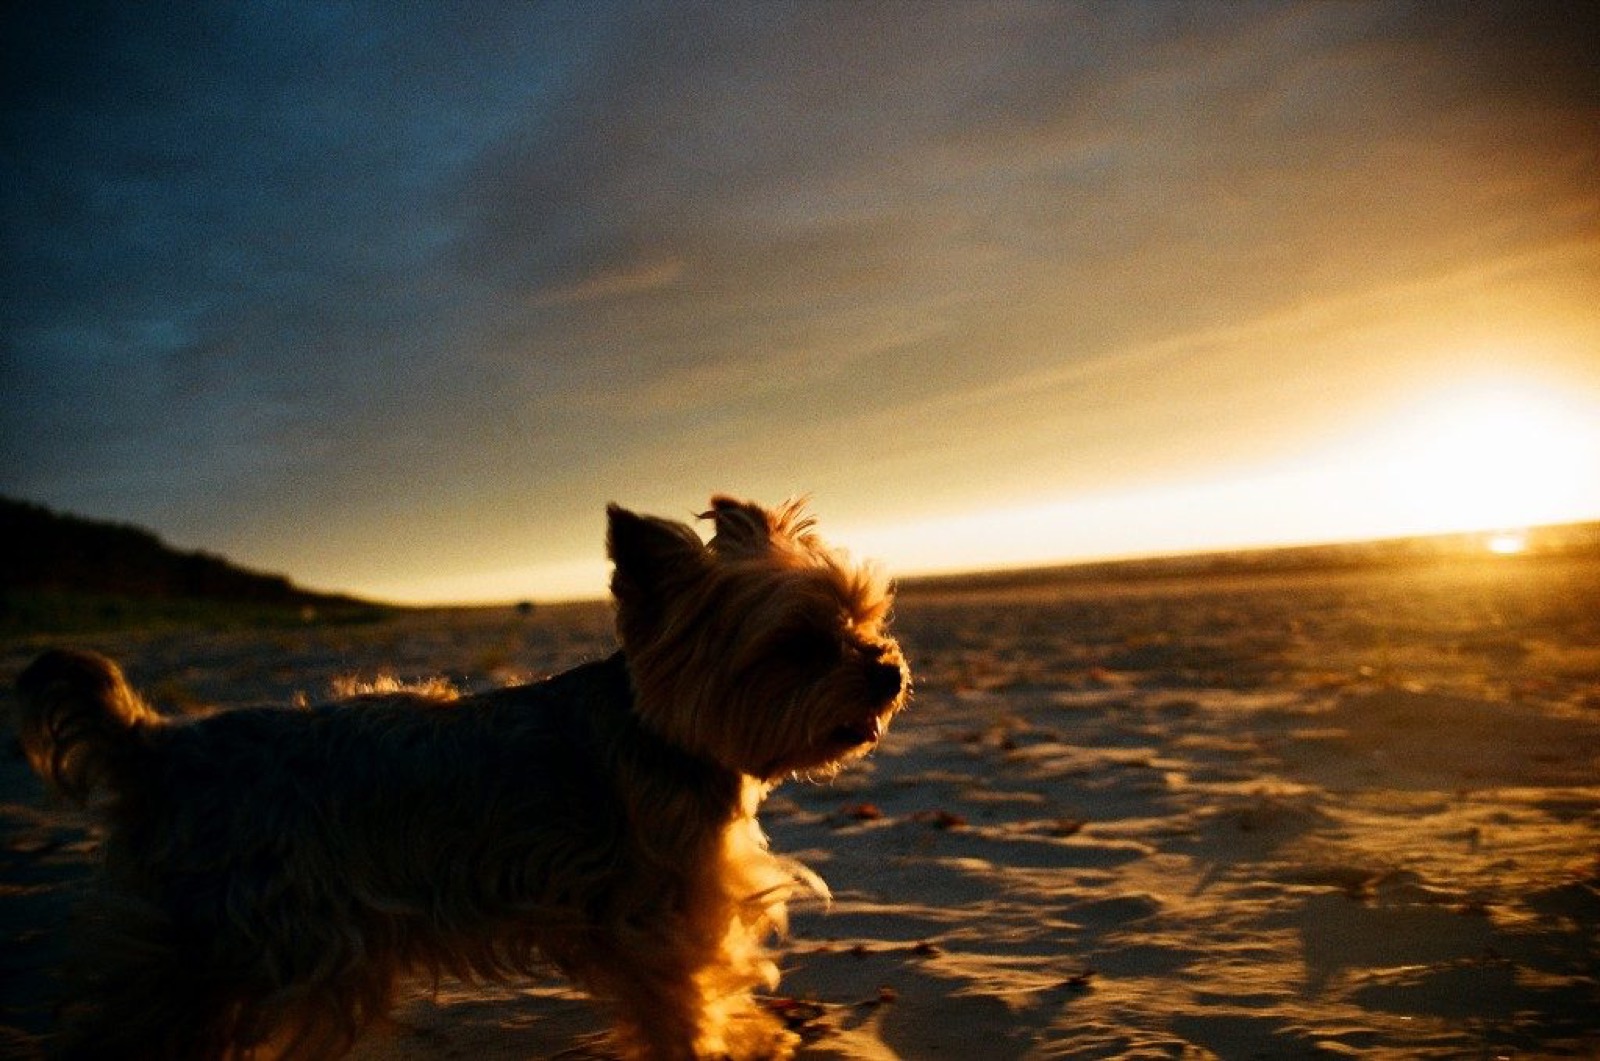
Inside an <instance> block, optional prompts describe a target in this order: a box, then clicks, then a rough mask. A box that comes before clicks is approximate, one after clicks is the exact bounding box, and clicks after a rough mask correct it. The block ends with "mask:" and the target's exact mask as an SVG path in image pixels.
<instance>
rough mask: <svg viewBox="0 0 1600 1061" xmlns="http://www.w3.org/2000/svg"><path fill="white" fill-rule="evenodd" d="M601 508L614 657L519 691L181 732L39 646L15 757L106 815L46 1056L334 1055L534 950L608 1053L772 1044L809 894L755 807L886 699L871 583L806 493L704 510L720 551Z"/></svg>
mask: <svg viewBox="0 0 1600 1061" xmlns="http://www.w3.org/2000/svg"><path fill="white" fill-rule="evenodd" d="M608 516H609V524H608V533H607V548H608V552H609V555H610V558H611V561H612V565H613V574H612V579H611V590H612V595H613V597H614V598H615V605H616V626H617V633H618V639H619V641H620V643H621V651H620V652H618V653H617V654H615V655H613V656H611V657H610V658H609V659H605V660H602V661H599V662H593V663H588V664H585V665H583V666H580V667H577V668H576V669H574V670H571V671H567V672H566V673H564V674H560V675H557V676H556V677H553V678H550V679H548V680H546V681H543V682H539V683H536V684H532V685H524V686H517V687H512V688H506V689H501V690H498V691H494V692H488V693H483V694H481V695H473V696H459V697H457V696H453V695H451V694H449V693H447V692H441V691H439V690H436V689H435V690H432V691H428V692H417V691H413V692H398V693H386V694H369V695H359V696H355V697H352V698H350V699H347V700H344V701H340V702H337V703H332V704H325V705H321V706H317V707H312V708H287V707H286V708H281V709H280V708H248V709H244V708H241V709H237V710H232V711H222V712H217V713H214V714H210V715H206V716H202V717H197V718H188V719H181V720H180V719H174V718H167V717H164V716H163V715H161V714H158V713H157V712H156V711H155V710H153V709H152V708H151V707H150V706H148V705H147V704H146V703H145V702H144V701H143V700H141V699H140V698H139V696H138V695H137V694H136V693H134V692H133V691H132V690H131V689H130V688H129V687H128V685H127V683H126V682H125V681H124V679H123V676H122V673H121V671H120V670H118V668H117V667H116V665H115V664H113V663H111V662H110V661H109V660H106V659H105V658H103V657H101V656H98V655H94V654H90V653H81V652H64V651H56V652H50V653H47V654H46V655H44V656H41V657H40V658H39V659H38V660H37V661H35V662H34V663H33V664H32V665H31V666H30V667H29V668H28V669H27V670H26V671H25V672H24V673H23V674H22V676H21V677H20V678H19V680H18V692H19V697H18V699H19V702H20V705H21V712H20V726H19V729H20V733H21V739H22V744H23V747H24V749H25V750H26V752H27V755H28V758H29V760H30V762H31V763H32V764H33V766H34V768H35V769H36V770H37V771H38V772H39V773H40V774H41V775H42V776H43V777H44V778H45V780H46V781H47V782H48V783H49V784H50V785H51V786H52V787H53V788H55V789H56V790H58V791H60V792H62V793H64V794H66V795H67V796H69V797H72V798H75V799H77V800H78V801H80V802H93V803H94V804H95V805H96V806H97V807H98V809H99V810H100V812H101V813H102V815H103V817H104V820H105V823H106V826H107V829H106V839H105V843H104V847H103V854H102V866H101V871H100V875H99V878H98V883H97V885H96V887H95V888H94V889H93V890H92V892H91V894H90V896H89V897H88V898H87V900H86V904H85V910H84V912H83V918H82V921H83V924H82V928H83V929H84V930H85V933H86V935H85V939H84V947H83V950H84V954H83V958H84V960H83V961H82V962H80V967H79V968H78V969H77V970H76V972H75V974H74V976H75V982H74V994H73V998H72V1001H71V1002H70V1004H69V1005H68V1007H67V1009H66V1011H65V1013H64V1016H63V1020H64V1024H65V1030H64V1031H63V1033H62V1036H61V1039H62V1042H61V1051H60V1052H61V1054H62V1056H66V1057H75V1058H87V1057H95V1058H104V1057H118V1058H149V1059H155V1058H170V1059H179V1058H182V1059H192V1058H238V1059H246V1058H249V1059H256V1058H269V1057H270V1058H324V1057H336V1056H339V1055H340V1054H343V1053H344V1052H346V1051H347V1050H348V1049H349V1048H350V1047H351V1046H352V1045H353V1043H354V1042H355V1041H356V1039H357V1038H358V1037H359V1036H360V1034H361V1032H362V1030H363V1028H365V1027H366V1026H367V1025H369V1024H370V1023H371V1022H372V1021H373V1020H374V1019H375V1018H378V1017H380V1016H381V1015H382V1014H384V1013H385V1011H386V1010H387V1009H388V1008H389V1006H390V1004H391V1001H392V999H393V996H394V992H395V987H396V984H397V981H398V980H400V979H401V978H402V977H404V976H407V975H421V976H423V977H432V978H434V979H435V981H437V979H438V978H439V977H441V976H444V975H451V976H458V977H463V978H482V979H496V980H504V979H508V978H512V977H515V976H519V975H526V974H528V973H531V972H532V971H533V970H534V969H535V968H536V967H537V966H539V965H540V964H541V962H549V963H552V964H554V965H555V966H556V967H558V968H559V969H561V970H562V971H564V972H565V973H566V974H567V975H568V976H570V977H571V978H572V979H573V980H574V981H576V982H577V983H578V984H580V985H581V986H582V987H583V988H584V989H585V990H586V991H588V992H589V993H590V994H592V995H594V996H595V997H596V998H598V999H600V1000H601V1001H602V1002H604V1003H606V1004H607V1005H608V1006H609V1007H610V1008H611V1009H612V1011H613V1012H614V1016H615V1036H616V1041H617V1045H618V1049H619V1050H620V1051H621V1052H622V1053H623V1054H624V1055H625V1056H627V1057H631V1058H649V1059H687V1058H729V1059H757V1058H787V1057H790V1056H791V1055H792V1053H793V1051H794V1049H795V1046H796V1044H797V1042H798V1038H797V1036H796V1035H795V1034H794V1033H793V1032H791V1031H790V1030H788V1029H787V1028H785V1027H784V1026H783V1025H782V1023H781V1022H780V1021H779V1020H778V1019H777V1018H776V1017H775V1016H773V1015H772V1014H771V1013H770V1012H769V1011H768V1010H767V1009H765V1008H763V1007H762V1006H761V1005H760V1004H759V1003H758V1002H756V1000H755V999H754V997H753V995H752V990H753V989H755V988H757V987H761V986H764V987H765V988H766V989H768V990H770V989H771V988H773V987H775V986H776V984H777V980H778V970H777V966H776V964H775V963H774V961H773V959H772V957H771V956H770V955H769V953H768V951H767V949H766V946H767V941H768V939H769V937H771V936H774V935H779V934H781V933H782V932H783V930H784V927H785V902H786V899H787V898H789V897H791V896H792V895H793V894H794V893H795V892H796V891H797V890H802V889H810V890H813V891H818V892H821V893H822V894H824V895H825V894H826V891H825V888H824V886H823V885H822V882H821V881H820V879H818V878H817V877H816V876H815V875H814V874H812V873H811V872H810V871H809V870H806V869H805V868H804V867H802V866H800V865H799V864H798V863H795V862H793V861H790V860H786V859H783V858H780V857H778V856H776V855H773V854H771V853H770V852H769V851H768V850H767V843H766V838H765V837H764V836H763V834H762V832H761V828H760V826H759V825H758V824H757V822H756V810H757V808H758V806H759V805H760V803H761V801H762V799H763V797H764V796H765V795H766V793H767V792H768V791H769V790H770V789H771V788H772V786H773V785H775V784H777V783H778V782H779V781H781V780H783V779H784V778H786V777H790V776H793V775H801V776H811V777H825V776H829V775H831V774H832V773H833V772H834V771H836V770H837V769H838V768H839V767H840V766H841V765H843V764H844V763H846V762H848V761H850V760H852V759H854V758H857V757H859V756H861V755H864V754H866V753H867V752H868V751H870V750H871V749H872V748H873V747H874V746H875V745H876V744H877V743H878V741H879V739H880V738H881V737H882V735H883V733H884V730H885V728H886V727H887V726H888V724H889V720H890V718H891V716H893V715H894V713H895V712H896V711H897V710H899V709H900V708H901V707H902V706H903V705H904V703H905V701H906V698H907V696H908V695H909V686H910V674H909V671H908V670H907V667H906V663H905V659H904V657H903V656H902V654H901V651H900V647H899V645H898V644H897V643H896V642H895V641H894V640H893V638H892V637H890V635H889V634H888V632H887V628H886V623H887V620H888V613H889V607H890V601H891V596H890V591H889V587H888V585H887V584H886V583H885V582H884V581H883V580H882V578H881V577H880V576H879V575H878V574H876V573H875V571H874V570H873V569H871V568H869V567H862V566H857V565H854V564H852V563H850V562H849V561H848V560H847V559H846V558H845V557H844V556H843V555H842V554H841V553H838V552H836V551H834V550H832V549H830V548H829V547H828V546H826V545H825V544H824V543H823V542H822V541H821V540H820V539H819V538H818V537H817V535H816V533H815V532H814V529H813V527H814V523H813V521H812V519H811V518H810V517H809V516H807V515H806V513H805V512H804V510H803V508H802V507H801V506H800V505H799V504H798V503H795V502H790V503H788V504H785V505H782V506H780V507H778V508H775V509H770V510H769V509H765V508H762V507H760V506H758V505H755V504H753V503H749V502H744V501H737V500H734V499H731V498H727V497H715V498H713V499H712V501H711V510H710V511H709V512H707V513H705V515H704V516H703V517H702V518H708V519H711V520H712V521H713V523H714V528H715V530H714V534H713V536H712V538H711V541H710V542H709V544H704V543H702V542H701V540H700V537H699V536H698V535H697V534H696V533H695V531H694V530H693V529H692V528H691V527H690V526H688V525H686V524H682V523H677V522H672V521H669V520H664V519H658V518H655V517H650V516H642V515H636V514H634V513H632V512H629V511H627V510H625V509H622V508H619V507H617V506H615V505H613V506H611V507H610V508H609V509H608Z"/></svg>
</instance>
